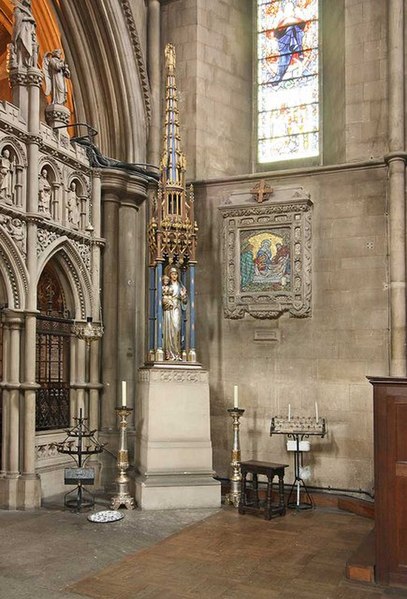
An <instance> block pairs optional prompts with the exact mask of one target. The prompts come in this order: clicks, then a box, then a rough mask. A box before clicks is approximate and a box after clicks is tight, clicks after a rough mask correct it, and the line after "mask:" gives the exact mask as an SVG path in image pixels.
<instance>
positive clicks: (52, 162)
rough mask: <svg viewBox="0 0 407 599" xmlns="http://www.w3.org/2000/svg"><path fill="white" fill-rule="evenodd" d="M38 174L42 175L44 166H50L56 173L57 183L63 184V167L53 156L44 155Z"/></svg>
mask: <svg viewBox="0 0 407 599" xmlns="http://www.w3.org/2000/svg"><path fill="white" fill-rule="evenodd" d="M38 166H39V168H38V175H40V173H41V171H42V169H43V168H44V167H48V168H50V169H51V170H52V172H53V173H54V180H55V183H57V184H58V185H61V184H62V169H61V167H60V165H59V164H58V162H57V161H56V160H54V158H52V157H51V156H42V157H41V158H40V161H39V165H38Z"/></svg>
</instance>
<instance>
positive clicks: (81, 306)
mask: <svg viewBox="0 0 407 599" xmlns="http://www.w3.org/2000/svg"><path fill="white" fill-rule="evenodd" d="M51 259H54V260H55V261H56V263H57V264H58V266H59V268H60V269H61V271H62V272H63V274H64V277H65V278H66V281H67V282H68V284H69V289H70V292H71V294H72V299H73V306H74V311H75V313H74V315H73V316H74V318H76V319H83V320H84V319H85V318H86V317H87V316H89V315H91V314H92V303H93V301H92V299H93V298H92V283H91V280H90V277H89V274H88V272H87V270H86V267H85V265H84V263H83V261H82V259H81V257H80V255H79V253H78V252H77V250H76V248H75V247H74V246H73V245H72V243H71V242H70V241H69V239H68V238H67V237H66V236H63V237H59V238H58V239H56V240H55V241H53V242H52V243H51V244H50V245H49V246H48V247H47V248H46V250H45V251H44V252H43V254H41V256H40V259H39V262H38V272H37V281H36V284H38V281H39V279H40V276H41V273H42V271H43V269H44V267H45V265H46V264H47V263H48V262H49V261H50V260H51Z"/></svg>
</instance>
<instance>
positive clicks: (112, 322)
mask: <svg viewBox="0 0 407 599" xmlns="http://www.w3.org/2000/svg"><path fill="white" fill-rule="evenodd" d="M118 223H119V197H118V195H117V193H113V192H112V191H109V193H104V194H103V236H104V237H105V238H106V246H105V250H104V254H103V283H102V287H103V322H104V327H105V333H104V339H103V357H102V373H103V375H102V377H103V378H102V382H103V402H102V427H101V428H102V430H103V431H106V432H112V431H114V430H116V414H115V411H114V408H115V405H116V391H117V389H116V384H117V352H118V342H117V334H118V331H117V293H118V264H117V261H118V238H119V231H118Z"/></svg>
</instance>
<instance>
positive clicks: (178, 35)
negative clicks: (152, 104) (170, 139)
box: [162, 0, 253, 179]
mask: <svg viewBox="0 0 407 599" xmlns="http://www.w3.org/2000/svg"><path fill="white" fill-rule="evenodd" d="M251 12H252V5H251V2H248V1H247V0H176V1H175V2H174V1H172V2H169V3H167V4H164V5H163V6H162V47H163V48H164V46H165V44H166V43H168V42H171V43H173V44H174V45H175V49H176V52H177V85H178V90H179V98H180V112H181V135H182V139H183V140H186V143H185V151H186V155H187V160H188V176H189V177H191V178H195V179H204V178H207V177H214V176H215V177H216V176H224V175H234V174H237V173H245V172H249V171H250V168H251V167H250V160H251V123H252V110H251V96H252V68H253V65H252V35H251V24H252V16H251Z"/></svg>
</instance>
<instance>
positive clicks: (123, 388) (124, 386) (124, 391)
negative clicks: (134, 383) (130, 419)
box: [122, 381, 127, 408]
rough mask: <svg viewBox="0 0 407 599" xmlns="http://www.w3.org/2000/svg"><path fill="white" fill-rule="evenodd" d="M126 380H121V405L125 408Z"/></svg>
mask: <svg viewBox="0 0 407 599" xmlns="http://www.w3.org/2000/svg"><path fill="white" fill-rule="evenodd" d="M126 385H127V383H126V381H122V406H123V407H124V408H125V407H126V405H127V397H126Z"/></svg>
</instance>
